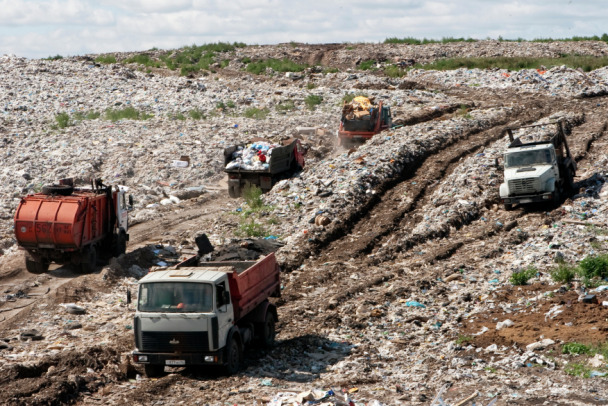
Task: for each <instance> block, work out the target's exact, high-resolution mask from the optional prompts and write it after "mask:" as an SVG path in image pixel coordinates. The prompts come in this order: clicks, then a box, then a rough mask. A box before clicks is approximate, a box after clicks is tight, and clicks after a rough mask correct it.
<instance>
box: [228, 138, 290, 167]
mask: <svg viewBox="0 0 608 406" xmlns="http://www.w3.org/2000/svg"><path fill="white" fill-rule="evenodd" d="M279 146H280V145H276V144H271V143H270V142H265V141H258V142H254V143H252V144H248V145H246V146H244V147H243V146H241V145H239V146H238V149H237V150H236V151H234V152H233V153H232V161H231V162H229V163H228V164H227V165H226V169H236V168H240V169H245V170H248V171H263V170H267V169H268V167H269V166H270V160H271V159H272V150H273V149H274V148H276V147H279Z"/></svg>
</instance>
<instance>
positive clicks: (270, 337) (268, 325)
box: [260, 313, 276, 348]
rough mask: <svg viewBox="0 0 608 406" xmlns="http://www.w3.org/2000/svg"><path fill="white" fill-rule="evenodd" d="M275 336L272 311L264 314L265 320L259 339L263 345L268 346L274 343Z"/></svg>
mask: <svg viewBox="0 0 608 406" xmlns="http://www.w3.org/2000/svg"><path fill="white" fill-rule="evenodd" d="M275 336H276V329H275V320H274V315H273V314H272V313H268V314H267V315H266V321H264V323H263V324H262V331H261V337H260V341H261V344H262V346H263V347H265V348H269V347H272V346H273V344H274V337H275Z"/></svg>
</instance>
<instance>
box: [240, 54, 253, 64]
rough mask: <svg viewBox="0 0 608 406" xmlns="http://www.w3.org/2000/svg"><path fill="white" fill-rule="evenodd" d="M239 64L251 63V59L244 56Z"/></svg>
mask: <svg viewBox="0 0 608 406" xmlns="http://www.w3.org/2000/svg"><path fill="white" fill-rule="evenodd" d="M241 62H242V63H244V64H248V63H251V58H250V57H248V56H245V57H243V59H241Z"/></svg>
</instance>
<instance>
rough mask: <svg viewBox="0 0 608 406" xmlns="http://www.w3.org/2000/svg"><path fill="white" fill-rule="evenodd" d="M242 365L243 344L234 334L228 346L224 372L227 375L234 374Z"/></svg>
mask: <svg viewBox="0 0 608 406" xmlns="http://www.w3.org/2000/svg"><path fill="white" fill-rule="evenodd" d="M240 367H241V346H240V345H239V342H238V340H237V339H236V338H235V337H234V336H232V337H231V338H230V341H229V342H228V345H227V346H226V360H225V363H224V372H225V373H226V375H234V374H236V373H237V372H238V371H239V368H240Z"/></svg>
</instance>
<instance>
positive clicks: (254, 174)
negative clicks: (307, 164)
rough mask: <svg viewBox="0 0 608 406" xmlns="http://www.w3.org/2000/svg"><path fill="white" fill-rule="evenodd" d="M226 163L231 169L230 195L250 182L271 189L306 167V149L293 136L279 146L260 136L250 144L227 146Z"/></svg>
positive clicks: (233, 195) (227, 170) (264, 188)
mask: <svg viewBox="0 0 608 406" xmlns="http://www.w3.org/2000/svg"><path fill="white" fill-rule="evenodd" d="M238 154H241V155H240V156H238ZM252 154H253V155H252ZM224 167H225V169H224V171H225V172H226V173H228V194H229V195H230V197H234V198H236V197H240V196H241V195H242V192H243V188H244V187H245V186H246V185H247V184H251V185H256V186H258V187H259V188H260V189H262V192H268V191H269V190H270V189H272V187H273V186H274V184H275V183H277V182H278V181H280V180H282V179H287V178H289V177H291V176H292V175H293V174H294V173H295V172H297V171H299V170H301V169H302V168H304V150H303V148H302V144H301V143H300V140H298V139H290V140H287V141H285V142H283V143H282V145H276V146H273V145H270V144H268V143H267V142H265V140H262V139H258V140H254V141H253V142H252V143H250V144H249V146H248V145H247V144H239V145H233V146H231V147H228V148H226V149H225V150H224Z"/></svg>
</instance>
